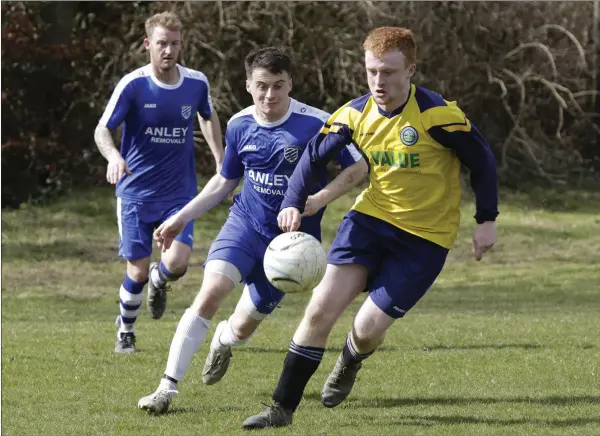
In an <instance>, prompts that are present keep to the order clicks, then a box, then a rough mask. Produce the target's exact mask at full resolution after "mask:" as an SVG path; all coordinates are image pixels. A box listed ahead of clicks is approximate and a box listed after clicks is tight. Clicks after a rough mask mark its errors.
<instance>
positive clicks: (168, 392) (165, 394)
mask: <svg viewBox="0 0 600 436" xmlns="http://www.w3.org/2000/svg"><path fill="white" fill-rule="evenodd" d="M176 393H178V391H176V390H174V389H159V390H157V391H156V392H154V398H155V399H163V398H167V399H169V400H171V398H173V396H174V395H175V394H176Z"/></svg>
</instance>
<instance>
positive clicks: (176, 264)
mask: <svg viewBox="0 0 600 436" xmlns="http://www.w3.org/2000/svg"><path fill="white" fill-rule="evenodd" d="M162 263H163V265H164V266H165V268H166V269H167V270H168V271H169V273H170V275H172V276H174V277H177V278H179V277H181V276H183V275H184V274H185V272H186V271H187V267H188V263H187V259H164V260H163V261H162Z"/></svg>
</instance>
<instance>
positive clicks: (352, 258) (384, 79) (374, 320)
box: [243, 27, 498, 429]
mask: <svg viewBox="0 0 600 436" xmlns="http://www.w3.org/2000/svg"><path fill="white" fill-rule="evenodd" d="M363 48H364V50H365V57H364V59H365V70H366V75H367V82H368V85H369V90H370V92H369V93H368V94H366V95H364V96H362V97H359V98H356V99H354V100H352V101H350V102H348V103H347V104H345V105H344V106H342V107H341V108H339V109H338V110H337V111H336V112H335V113H334V114H333V115H332V116H331V118H330V119H329V120H328V121H327V123H326V125H325V126H324V127H323V129H322V130H321V132H320V134H319V135H318V136H317V137H315V138H314V140H312V141H311V142H310V143H309V145H308V146H307V150H306V152H305V153H304V155H303V156H302V159H301V161H300V162H299V163H298V166H297V167H296V169H295V170H294V173H293V175H292V177H291V178H290V181H289V185H288V186H289V187H288V190H287V192H286V194H285V199H284V200H283V202H282V206H281V209H282V210H281V212H280V214H279V216H278V222H279V224H280V227H281V229H282V230H284V231H294V230H296V228H297V227H298V224H299V219H300V213H301V212H302V210H303V208H304V204H305V201H306V198H307V195H308V192H309V190H310V188H311V186H312V183H313V182H312V180H313V177H314V174H315V173H318V172H319V171H320V170H321V168H322V167H323V166H324V165H326V163H327V161H328V160H330V159H331V156H332V155H335V153H336V151H337V150H338V149H339V148H341V147H347V144H348V143H349V142H351V143H353V144H355V145H356V146H357V147H358V148H359V149H360V150H361V152H363V153H365V155H366V156H367V157H368V160H369V164H370V172H369V182H370V183H369V186H368V187H367V188H366V189H365V190H364V191H363V192H362V193H361V194H360V195H359V196H358V198H357V199H356V202H355V204H354V206H353V207H352V210H350V211H349V212H348V213H347V214H346V216H345V217H344V219H343V221H342V223H341V224H340V226H339V229H338V233H337V235H336V237H335V239H334V241H333V243H332V245H331V249H330V251H329V254H328V265H327V270H326V272H325V277H324V278H323V280H322V281H321V283H320V284H319V285H318V286H317V287H316V288H315V290H314V292H313V294H312V297H311V300H310V302H309V303H308V306H307V308H306V311H305V314H304V318H303V319H302V321H301V323H300V326H299V327H298V329H297V330H296V333H295V334H294V337H293V339H292V342H291V344H290V348H289V351H288V353H287V355H286V357H285V360H284V363H283V370H282V372H281V375H280V378H279V382H278V384H277V387H276V388H275V391H274V392H273V397H272V398H273V400H274V404H273V405H272V406H269V407H267V408H266V409H265V410H264V411H263V412H261V413H259V414H258V415H255V416H251V417H249V418H248V419H246V421H244V423H243V427H244V428H245V429H257V428H265V427H282V426H286V425H290V424H291V423H292V416H293V413H294V412H295V410H296V408H297V407H298V406H299V404H300V402H301V400H302V396H303V394H304V389H305V387H306V385H307V383H308V381H309V380H310V378H311V377H312V375H313V374H314V373H315V371H316V370H317V368H318V366H319V364H320V362H321V359H322V357H323V353H324V351H325V345H326V343H327V339H328V336H329V334H330V332H331V330H332V329H333V327H334V325H335V323H336V321H337V320H338V318H339V317H340V316H341V315H342V313H343V312H344V311H345V310H346V308H347V307H348V306H349V305H350V303H352V301H354V300H355V299H356V298H357V297H358V296H359V295H360V294H361V293H362V292H363V291H364V290H365V289H366V290H368V291H369V295H368V297H367V298H366V299H365V301H364V303H363V304H362V306H361V307H360V309H359V310H358V312H357V314H356V316H355V318H354V322H353V325H352V330H351V332H350V333H349V334H348V336H347V339H346V343H345V344H344V347H343V349H342V352H341V353H340V355H339V357H338V360H337V362H336V364H335V367H334V369H333V371H332V372H331V374H330V375H329V377H328V378H327V380H326V382H325V385H324V386H323V390H322V392H321V402H322V403H323V405H324V406H326V407H335V406H337V405H339V404H340V403H341V402H342V401H344V399H346V397H347V396H348V395H349V394H350V392H351V390H352V387H353V385H354V382H355V380H356V376H357V374H358V371H359V370H360V368H361V366H362V364H363V361H364V360H365V359H367V358H368V357H369V356H371V355H372V354H373V352H374V351H375V350H376V348H377V347H378V346H379V345H380V344H381V343H382V342H383V340H384V338H385V334H386V331H387V329H388V328H389V327H390V326H392V325H393V323H394V322H395V321H396V320H397V319H400V318H402V317H403V316H404V315H405V314H406V313H407V312H408V311H409V310H410V309H411V308H412V307H413V306H414V305H415V304H416V303H417V302H418V301H419V299H421V297H423V295H424V294H425V293H426V292H427V290H428V289H429V288H430V287H431V285H432V284H433V282H434V281H435V280H436V278H437V276H438V274H439V273H440V272H441V270H442V268H443V266H444V263H445V261H446V256H447V254H448V250H449V249H450V247H451V246H452V244H453V242H454V240H455V238H456V235H457V232H458V227H459V222H460V199H461V184H460V164H461V163H462V164H464V165H465V166H466V167H467V168H468V169H469V170H470V173H471V174H470V180H471V187H472V188H473V191H474V193H475V199H476V213H475V220H476V222H477V225H476V226H475V230H474V232H473V248H474V254H475V258H476V260H480V259H481V258H482V256H483V255H484V253H485V252H486V251H487V250H488V249H489V248H490V247H491V246H492V245H494V243H495V242H496V227H495V219H496V216H497V215H498V188H497V176H496V161H495V158H494V155H493V153H492V151H491V150H490V147H489V146H488V144H487V143H486V141H485V139H484V138H483V136H482V135H481V133H480V132H479V131H478V130H477V128H476V127H475V126H474V125H473V124H472V123H471V121H469V119H468V118H467V117H466V115H465V114H464V113H463V111H462V110H461V109H460V108H459V107H458V106H457V105H456V103H455V102H451V101H446V100H444V99H443V98H442V97H441V96H440V95H438V94H436V93H435V92H432V91H430V90H428V89H425V88H423V87H421V86H417V85H414V84H412V83H411V78H412V76H413V74H414V72H415V68H416V63H415V62H416V44H415V41H414V38H413V35H412V32H411V31H410V30H408V29H404V28H398V27H380V28H376V29H373V30H372V31H371V32H370V33H369V35H368V36H367V38H366V39H365V42H364V44H363ZM401 370H410V368H402V369H401Z"/></svg>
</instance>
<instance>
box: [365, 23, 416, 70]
mask: <svg viewBox="0 0 600 436" xmlns="http://www.w3.org/2000/svg"><path fill="white" fill-rule="evenodd" d="M363 48H364V49H365V51H367V50H368V51H371V52H373V54H374V55H375V56H376V57H378V58H380V57H382V56H383V55H385V54H386V53H387V52H388V51H391V50H399V51H401V52H402V53H403V54H404V56H405V57H406V62H407V63H408V64H414V63H415V62H416V60H417V44H416V43H415V39H414V38H413V34H412V32H411V31H410V30H409V29H405V28H403V27H377V28H375V29H373V30H371V31H370V32H369V35H367V38H366V39H365V42H364V44H363Z"/></svg>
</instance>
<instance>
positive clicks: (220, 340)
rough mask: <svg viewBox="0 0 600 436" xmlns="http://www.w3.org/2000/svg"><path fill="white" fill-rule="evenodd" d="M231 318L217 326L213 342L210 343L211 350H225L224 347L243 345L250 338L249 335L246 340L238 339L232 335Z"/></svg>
mask: <svg viewBox="0 0 600 436" xmlns="http://www.w3.org/2000/svg"><path fill="white" fill-rule="evenodd" d="M230 320H231V318H229V319H228V320H227V321H221V322H220V323H219V325H218V326H217V331H216V332H215V336H214V337H213V341H212V343H211V348H226V347H235V346H237V345H244V344H245V343H246V342H248V340H249V339H250V338H251V337H252V335H250V336H249V337H248V338H246V339H240V338H238V337H237V335H236V334H235V333H234V331H233V328H231V321H230ZM218 333H220V334H218Z"/></svg>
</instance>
